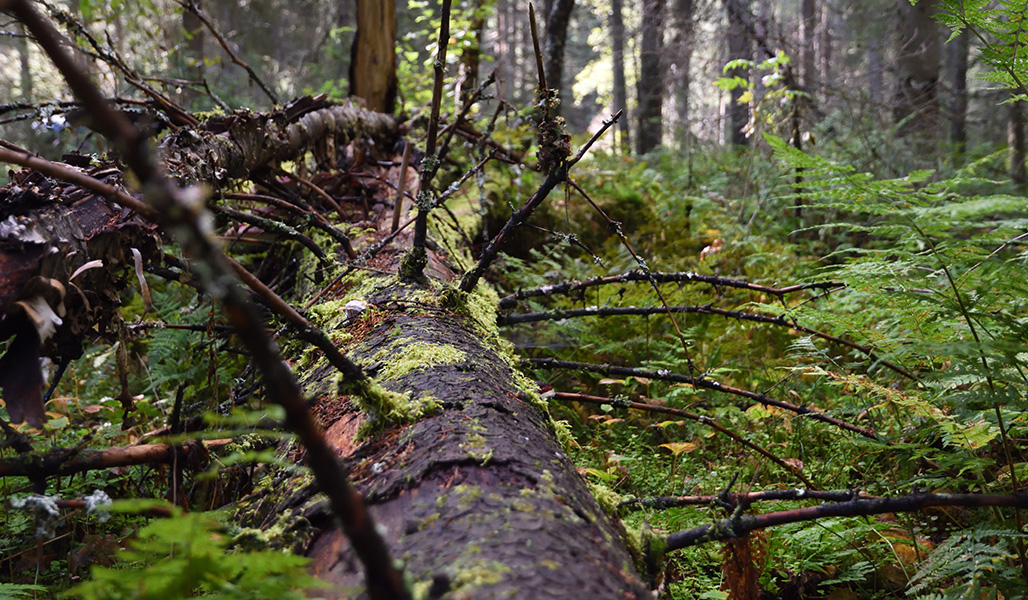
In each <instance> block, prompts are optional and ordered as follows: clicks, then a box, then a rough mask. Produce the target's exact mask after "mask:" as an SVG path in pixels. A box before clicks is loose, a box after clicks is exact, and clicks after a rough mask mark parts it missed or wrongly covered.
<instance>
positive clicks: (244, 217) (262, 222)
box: [208, 205, 326, 261]
mask: <svg viewBox="0 0 1028 600" xmlns="http://www.w3.org/2000/svg"><path fill="white" fill-rule="evenodd" d="M208 208H210V209H211V210H213V211H214V212H219V213H222V214H224V215H228V216H229V217H230V218H232V219H233V220H235V221H239V222H241V223H246V224H247V225H253V226H254V227H260V228H261V229H263V230H265V231H268V232H270V233H278V234H280V235H282V236H284V237H286V238H287V239H291V240H295V241H297V242H299V243H300V244H302V245H303V246H304V247H305V248H307V249H308V250H310V251H311V252H313V253H314V256H317V257H318V259H319V260H321V261H324V260H325V258H326V256H325V251H324V250H322V249H321V248H320V247H319V246H318V245H317V244H316V243H314V240H312V239H311V238H309V237H307V236H306V235H304V234H302V233H300V232H299V231H297V230H295V229H293V228H292V227H290V226H289V225H286V224H285V223H281V222H279V221H275V220H272V219H266V218H264V217H258V216H257V215H252V214H248V213H244V212H242V211H239V210H236V209H234V208H229V207H227V206H217V205H213V206H209V207H208Z"/></svg>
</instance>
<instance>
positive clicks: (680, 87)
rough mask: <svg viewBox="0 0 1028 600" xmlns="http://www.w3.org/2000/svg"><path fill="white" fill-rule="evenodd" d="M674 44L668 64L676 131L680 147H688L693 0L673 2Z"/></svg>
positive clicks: (692, 45) (676, 0)
mask: <svg viewBox="0 0 1028 600" xmlns="http://www.w3.org/2000/svg"><path fill="white" fill-rule="evenodd" d="M674 6H675V14H674V19H675V43H674V52H673V53H672V57H671V58H669V59H668V60H669V62H670V63H671V64H672V65H673V67H674V73H675V101H676V102H677V103H678V115H677V117H678V131H679V135H680V136H681V137H680V140H679V142H680V146H681V147H682V148H683V149H684V148H687V147H688V140H689V135H690V133H689V98H690V86H691V85H692V74H691V69H692V52H693V47H694V44H693V35H694V34H693V31H694V27H693V0H675V5H674Z"/></svg>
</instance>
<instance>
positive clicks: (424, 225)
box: [401, 0, 451, 279]
mask: <svg viewBox="0 0 1028 600" xmlns="http://www.w3.org/2000/svg"><path fill="white" fill-rule="evenodd" d="M450 4H451V0H443V3H442V7H441V8H440V11H439V19H440V26H439V38H438V42H436V56H435V62H434V64H433V71H434V76H433V79H432V109H431V113H430V116H429V118H428V132H427V136H426V139H425V158H424V159H423V160H422V161H421V181H420V182H419V184H418V195H417V198H415V201H414V204H415V205H416V206H417V207H418V214H417V217H416V220H415V221H414V238H413V239H412V240H411V246H412V247H411V251H410V253H409V254H408V255H407V256H405V257H404V259H403V266H402V268H401V275H402V276H403V277H405V278H409V279H417V278H420V277H422V276H423V273H424V271H425V265H426V264H428V260H427V258H426V255H425V242H426V240H427V238H428V213H429V212H430V211H431V210H432V204H433V203H432V179H433V178H435V174H436V171H437V170H438V169H439V166H440V165H441V164H442V160H441V157H439V156H437V155H436V143H437V142H438V139H437V138H438V135H439V110H440V106H441V105H442V103H443V76H444V75H445V74H446V70H445V69H446V46H447V44H449V42H450Z"/></svg>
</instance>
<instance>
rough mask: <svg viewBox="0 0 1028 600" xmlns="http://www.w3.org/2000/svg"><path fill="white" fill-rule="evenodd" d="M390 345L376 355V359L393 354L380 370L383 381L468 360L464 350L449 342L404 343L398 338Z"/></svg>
mask: <svg viewBox="0 0 1028 600" xmlns="http://www.w3.org/2000/svg"><path fill="white" fill-rule="evenodd" d="M390 346H391V347H390V348H388V349H386V350H382V351H380V352H379V353H377V354H376V355H375V360H382V359H384V358H386V357H388V356H389V355H392V358H391V359H390V360H388V361H387V362H386V363H385V364H384V366H383V367H382V370H381V371H380V372H379V375H378V378H379V379H381V380H382V381H389V380H391V379H397V378H399V377H402V376H404V375H406V374H407V373H411V372H413V371H418V370H421V369H425V368H428V367H432V366H436V365H453V364H458V363H462V362H464V361H465V360H466V356H465V355H464V353H463V352H461V351H460V350H458V349H457V348H456V347H454V346H451V345H449V344H429V343H427V342H410V343H403V340H397V342H396V343H395V344H390Z"/></svg>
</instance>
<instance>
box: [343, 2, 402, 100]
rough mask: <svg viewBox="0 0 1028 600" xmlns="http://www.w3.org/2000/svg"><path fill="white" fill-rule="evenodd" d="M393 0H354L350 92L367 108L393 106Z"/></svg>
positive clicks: (394, 32) (394, 96) (394, 70)
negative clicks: (362, 100)
mask: <svg viewBox="0 0 1028 600" xmlns="http://www.w3.org/2000/svg"><path fill="white" fill-rule="evenodd" d="M396 85H397V83H396V3H395V1H394V0H357V35H356V37H355V38H354V40H353V50H352V53H351V62H350V93H351V94H352V95H354V96H357V97H358V98H363V99H364V102H365V103H366V105H367V107H368V109H369V110H372V111H376V112H385V113H391V112H393V111H394V110H395V109H396Z"/></svg>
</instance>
